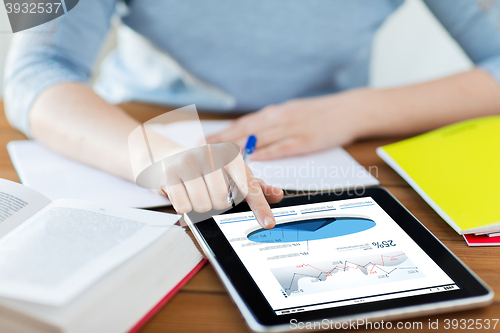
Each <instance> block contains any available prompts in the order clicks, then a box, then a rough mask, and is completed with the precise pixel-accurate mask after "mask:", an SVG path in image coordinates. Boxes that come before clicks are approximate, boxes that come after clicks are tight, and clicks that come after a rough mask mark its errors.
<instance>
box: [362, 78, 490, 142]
mask: <svg viewBox="0 0 500 333" xmlns="http://www.w3.org/2000/svg"><path fill="white" fill-rule="evenodd" d="M369 93H370V94H372V97H373V99H372V100H370V101H367V104H368V103H370V104H371V106H367V107H368V108H369V109H370V111H369V112H367V113H366V120H367V121H366V122H365V123H366V128H365V130H364V131H363V132H362V133H361V135H360V137H376V136H385V135H406V134H416V133H421V132H425V131H429V130H432V129H434V128H437V127H441V126H444V125H447V124H450V123H454V122H457V121H461V120H465V119H469V118H474V117H480V116H486V115H493V114H500V85H499V84H498V83H497V82H496V81H495V80H494V79H493V78H492V77H491V76H490V75H489V74H488V73H486V72H484V71H483V70H481V69H473V70H471V71H468V72H465V73H461V74H457V75H454V76H450V77H447V78H443V79H438V80H435V81H430V82H425V83H421V84H415V85H410V86H405V87H398V88H391V89H380V90H377V89H375V90H373V91H371V92H369Z"/></svg>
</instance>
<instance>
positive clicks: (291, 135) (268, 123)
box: [207, 89, 375, 161]
mask: <svg viewBox="0 0 500 333" xmlns="http://www.w3.org/2000/svg"><path fill="white" fill-rule="evenodd" d="M374 93H375V92H374V91H372V90H370V89H357V90H351V91H348V92H344V93H338V94H333V95H327V96H322V97H314V98H302V99H296V100H291V101H288V102H285V103H283V104H279V105H270V106H267V107H265V108H264V109H262V110H260V111H258V112H255V113H253V114H249V115H245V116H243V117H241V118H239V119H237V120H235V121H234V122H233V123H232V124H231V126H230V127H229V128H227V129H225V130H223V131H221V132H220V133H217V134H214V135H212V136H209V137H208V138H207V142H208V143H213V142H224V141H226V142H233V143H235V144H237V145H239V146H240V147H244V145H245V141H246V138H247V137H248V135H251V134H253V135H255V136H256V137H257V148H256V150H255V152H254V153H253V154H252V156H251V159H252V160H254V161H258V160H268V159H275V158H282V157H288V156H294V155H302V154H308V153H312V152H316V151H320V150H324V149H327V148H332V147H336V146H341V145H344V144H347V143H350V142H352V141H354V140H355V139H358V138H359V137H361V136H363V135H364V133H365V132H366V131H367V128H368V126H370V114H369V113H370V112H371V108H372V105H371V104H370V101H371V100H372V97H373V95H374Z"/></svg>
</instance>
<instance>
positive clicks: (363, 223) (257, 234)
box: [247, 216, 376, 243]
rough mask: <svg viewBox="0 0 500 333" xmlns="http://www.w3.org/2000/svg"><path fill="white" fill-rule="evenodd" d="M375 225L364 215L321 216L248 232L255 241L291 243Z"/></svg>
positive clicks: (339, 234) (329, 236) (322, 237)
mask: <svg viewBox="0 0 500 333" xmlns="http://www.w3.org/2000/svg"><path fill="white" fill-rule="evenodd" d="M374 226H376V223H375V221H373V220H371V219H369V218H364V217H347V216H342V217H323V218H316V219H309V220H303V221H294V222H286V223H281V224H277V225H276V226H275V227H274V228H273V229H258V230H255V231H253V232H251V233H249V234H248V236H247V237H248V239H249V240H250V241H252V242H257V243H291V242H303V241H314V240H319V239H326V238H333V237H341V236H346V235H351V234H355V233H358V232H362V231H365V230H368V229H371V228H373V227H374Z"/></svg>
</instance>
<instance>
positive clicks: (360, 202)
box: [213, 197, 459, 315]
mask: <svg viewBox="0 0 500 333" xmlns="http://www.w3.org/2000/svg"><path fill="white" fill-rule="evenodd" d="M273 213H274V216H275V218H276V222H277V223H276V227H275V228H274V229H270V230H266V229H262V228H260V227H259V225H258V224H257V222H256V220H255V217H254V215H253V213H252V212H251V211H248V212H241V213H233V214H224V215H216V216H213V218H214V220H215V221H216V223H217V225H218V227H219V228H220V230H221V231H222V233H223V234H224V236H225V237H226V238H227V240H228V241H229V243H230V244H231V246H232V248H233V249H234V251H235V252H236V254H237V255H238V257H239V258H240V260H241V261H242V263H243V264H244V265H245V267H246V269H247V270H248V272H249V273H250V275H251V276H252V278H253V279H254V281H255V282H256V284H257V286H258V287H259V288H260V290H261V291H262V293H263V295H264V297H265V298H266V300H267V301H268V303H269V304H270V306H271V308H272V309H273V311H274V313H275V314H276V315H286V314H290V313H295V312H305V311H312V310H317V309H326V308H333V307H340V306H346V305H352V304H359V303H367V302H374V301H381V300H390V299H396V298H402V297H409V296H413V295H423V294H429V293H439V292H447V291H451V290H457V289H459V287H458V286H457V285H456V284H455V282H454V281H453V280H452V279H451V278H450V277H449V276H448V275H447V274H446V273H445V272H444V271H443V270H442V269H441V268H440V267H439V266H438V265H437V264H436V263H435V262H434V261H433V260H432V259H431V258H430V257H429V256H428V255H427V254H426V253H425V252H424V251H423V250H422V249H421V248H420V247H419V246H418V245H417V244H416V243H415V242H414V241H413V240H412V238H411V237H410V236H408V235H407V234H406V233H405V232H404V231H403V229H402V228H401V227H400V226H399V225H398V224H397V223H396V222H395V221H394V220H393V219H392V218H391V217H390V216H389V215H388V214H387V213H386V212H385V211H384V210H383V209H382V208H381V207H380V206H379V205H378V204H377V202H376V201H375V200H374V199H372V197H362V198H356V199H347V200H339V201H330V202H321V203H314V204H305V205H297V206H289V207H282V208H275V209H273Z"/></svg>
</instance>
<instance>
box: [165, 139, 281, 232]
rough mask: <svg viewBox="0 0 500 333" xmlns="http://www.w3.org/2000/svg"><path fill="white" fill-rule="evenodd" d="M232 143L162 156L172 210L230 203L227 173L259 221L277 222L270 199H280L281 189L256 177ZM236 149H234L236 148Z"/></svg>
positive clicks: (270, 224)
mask: <svg viewBox="0 0 500 333" xmlns="http://www.w3.org/2000/svg"><path fill="white" fill-rule="evenodd" d="M235 147H237V146H235V145H234V144H231V143H227V142H226V143H219V144H211V145H206V146H202V147H197V148H193V149H190V150H186V151H183V152H181V153H178V154H176V155H174V156H171V157H169V158H167V159H165V160H164V164H163V172H164V176H165V181H164V183H163V184H162V190H164V191H165V192H166V194H167V195H168V198H169V200H170V201H171V202H172V205H173V206H174V208H175V210H176V211H177V212H178V213H180V214H183V213H188V212H190V211H192V210H194V211H195V212H198V213H205V212H208V211H210V210H212V209H216V210H225V209H229V208H230V207H231V203H230V202H228V201H227V194H228V190H229V183H228V176H229V177H230V178H231V179H232V180H233V181H234V182H235V184H236V186H237V187H238V191H239V193H241V194H242V195H243V196H244V197H245V199H246V201H247V203H248V205H249V206H250V208H251V209H252V211H253V213H254V215H255V218H256V219H257V221H258V222H259V224H260V225H261V226H262V227H263V228H266V229H270V228H273V227H274V225H275V224H276V221H275V219H274V216H273V213H272V211H271V208H270V207H269V203H276V202H279V201H280V200H281V199H282V198H283V191H281V190H280V189H278V188H275V187H273V186H270V185H267V184H266V183H265V182H264V181H262V180H260V179H257V178H255V176H254V175H253V173H252V171H251V170H250V168H249V167H248V165H246V163H245V162H244V160H243V157H242V156H241V154H240V153H239V150H238V149H237V148H235ZM235 149H236V150H235Z"/></svg>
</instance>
